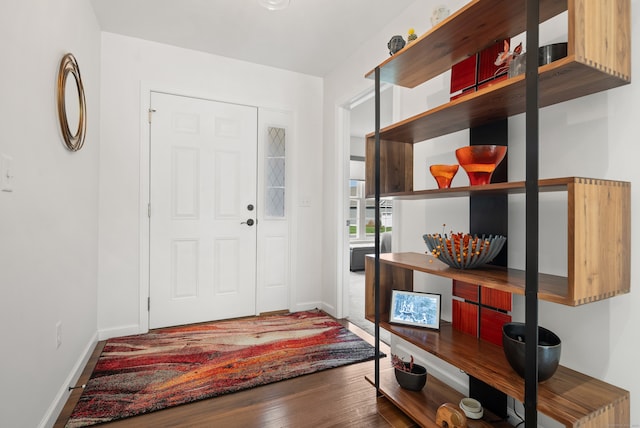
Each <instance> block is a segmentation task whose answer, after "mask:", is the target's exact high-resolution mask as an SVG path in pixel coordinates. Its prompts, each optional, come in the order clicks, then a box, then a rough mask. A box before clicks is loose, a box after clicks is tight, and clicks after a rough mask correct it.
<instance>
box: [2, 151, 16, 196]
mask: <svg viewBox="0 0 640 428" xmlns="http://www.w3.org/2000/svg"><path fill="white" fill-rule="evenodd" d="M13 178H14V174H13V158H12V157H11V156H8V155H5V154H2V155H0V190H2V191H3V192H13Z"/></svg>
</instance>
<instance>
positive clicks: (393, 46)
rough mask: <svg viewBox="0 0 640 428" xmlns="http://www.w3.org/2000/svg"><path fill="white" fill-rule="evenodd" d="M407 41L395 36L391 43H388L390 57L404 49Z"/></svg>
mask: <svg viewBox="0 0 640 428" xmlns="http://www.w3.org/2000/svg"><path fill="white" fill-rule="evenodd" d="M405 44H406V43H405V41H404V39H403V38H402V36H400V35H395V36H393V37H391V39H390V40H389V42H388V43H387V48H389V55H393V54H395V53H396V52H398V51H399V50H400V49H402V48H403V47H404V45H405Z"/></svg>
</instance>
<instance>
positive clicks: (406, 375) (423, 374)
mask: <svg viewBox="0 0 640 428" xmlns="http://www.w3.org/2000/svg"><path fill="white" fill-rule="evenodd" d="M391 365H392V366H393V368H394V371H395V374H396V380H397V381H398V385H400V387H402V388H404V389H408V390H410V391H420V390H422V388H424V386H425V385H426V384H427V369H426V368H425V367H423V366H421V365H420V364H415V363H414V362H413V355H412V356H411V361H409V362H408V363H406V362H404V361H403V360H402V358H400V357H398V356H397V355H395V354H391Z"/></svg>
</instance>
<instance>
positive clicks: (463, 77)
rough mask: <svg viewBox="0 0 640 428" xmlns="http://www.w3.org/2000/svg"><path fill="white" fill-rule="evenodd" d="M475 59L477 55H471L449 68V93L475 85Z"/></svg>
mask: <svg viewBox="0 0 640 428" xmlns="http://www.w3.org/2000/svg"><path fill="white" fill-rule="evenodd" d="M477 59H478V56H477V55H472V56H470V57H469V58H467V59H465V60H463V61H460V62H459V63H457V64H456V65H454V66H453V67H452V68H451V94H454V93H456V92H458V91H464V90H465V89H468V88H472V87H474V86H475V85H476V81H477V80H476V71H477V62H476V61H477Z"/></svg>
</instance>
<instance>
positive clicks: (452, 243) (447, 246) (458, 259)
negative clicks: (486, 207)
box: [422, 233, 507, 269]
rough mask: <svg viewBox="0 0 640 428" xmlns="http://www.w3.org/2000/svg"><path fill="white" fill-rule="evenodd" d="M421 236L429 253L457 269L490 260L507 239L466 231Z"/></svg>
mask: <svg viewBox="0 0 640 428" xmlns="http://www.w3.org/2000/svg"><path fill="white" fill-rule="evenodd" d="M422 238H423V239H424V242H425V243H426V244H427V248H428V249H429V251H430V252H431V254H432V255H433V256H434V257H436V258H438V259H439V260H441V261H442V262H444V263H446V264H447V265H449V266H451V267H454V268H458V269H473V268H475V267H478V266H480V265H483V264H485V263H489V262H490V261H492V260H493V259H494V258H495V257H496V256H497V255H498V253H500V250H502V247H503V246H504V243H505V242H506V241H507V238H506V237H505V236H502V235H489V236H488V237H487V236H485V235H482V236H481V237H478V235H471V234H468V233H465V234H463V233H452V234H451V237H450V238H449V237H448V236H447V235H446V234H444V235H441V234H439V233H436V234H430V233H428V234H426V235H423V236H422Z"/></svg>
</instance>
